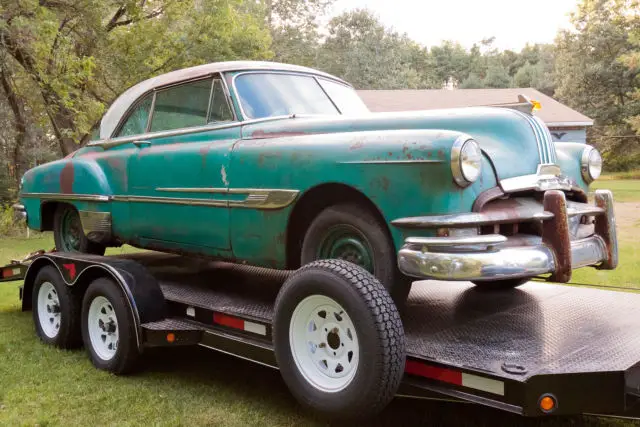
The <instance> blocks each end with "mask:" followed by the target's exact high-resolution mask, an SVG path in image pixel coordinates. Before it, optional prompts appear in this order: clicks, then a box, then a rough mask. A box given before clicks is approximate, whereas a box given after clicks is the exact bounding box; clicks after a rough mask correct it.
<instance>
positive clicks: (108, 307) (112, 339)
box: [87, 296, 120, 361]
mask: <svg viewBox="0 0 640 427" xmlns="http://www.w3.org/2000/svg"><path fill="white" fill-rule="evenodd" d="M87 325H88V329H89V339H90V340H91V347H92V348H93V351H94V352H95V353H96V355H97V356H98V357H99V358H100V359H102V360H104V361H109V360H111V359H113V357H114V356H115V355H116V352H117V351H118V343H119V340H120V334H119V330H118V318H117V317H116V312H115V310H114V309H113V305H112V304H111V302H110V301H109V300H108V299H107V298H105V297H103V296H97V297H95V298H94V299H93V301H91V305H90V306H89V313H88V315H87Z"/></svg>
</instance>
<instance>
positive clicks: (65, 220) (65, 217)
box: [53, 204, 106, 255]
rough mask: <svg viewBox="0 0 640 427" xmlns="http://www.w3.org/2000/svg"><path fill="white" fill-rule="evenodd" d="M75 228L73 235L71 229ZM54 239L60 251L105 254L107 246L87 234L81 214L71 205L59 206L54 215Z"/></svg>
mask: <svg viewBox="0 0 640 427" xmlns="http://www.w3.org/2000/svg"><path fill="white" fill-rule="evenodd" d="M70 230H74V233H73V236H71V231H70ZM53 240H54V242H55V245H56V249H57V250H58V251H60V252H80V253H84V254H92V255H104V252H105V250H106V246H104V245H101V244H99V243H96V242H93V241H91V240H89V239H88V238H87V236H85V234H84V231H83V230H82V225H81V222H80V214H79V213H78V211H77V210H76V208H74V207H73V206H71V205H65V204H62V205H60V206H58V208H57V209H56V212H55V214H54V217H53Z"/></svg>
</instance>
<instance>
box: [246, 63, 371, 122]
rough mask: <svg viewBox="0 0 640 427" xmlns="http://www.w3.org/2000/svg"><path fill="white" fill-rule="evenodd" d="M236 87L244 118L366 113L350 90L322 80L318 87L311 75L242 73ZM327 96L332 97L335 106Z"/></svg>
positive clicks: (358, 99)
mask: <svg viewBox="0 0 640 427" xmlns="http://www.w3.org/2000/svg"><path fill="white" fill-rule="evenodd" d="M336 86H341V87H336ZM235 88H236V92H237V94H238V98H239V100H240V104H241V106H242V111H243V113H244V116H245V117H246V118H249V119H260V118H264V117H273V116H285V115H290V114H333V115H335V114H341V113H343V114H352V113H353V112H354V111H356V110H359V111H358V112H363V111H364V112H366V111H367V110H366V107H365V106H364V104H363V103H362V101H361V100H360V98H358V95H357V94H356V93H355V91H354V90H353V89H352V88H350V87H348V86H344V85H339V84H338V83H333V82H329V81H326V80H324V79H322V87H321V85H320V84H319V83H318V81H317V80H316V79H315V78H314V77H313V76H304V75H297V74H295V75H294V74H280V73H249V74H241V75H239V76H238V77H236V79H235ZM327 93H329V95H330V96H331V97H332V98H334V97H335V98H334V102H335V104H334V102H332V101H331V99H329V96H327ZM354 98H356V99H357V101H359V102H360V104H361V106H360V107H357V106H358V103H357V101H355V100H354ZM336 106H337V107H336ZM339 108H340V109H339ZM343 108H344V111H342V109H343Z"/></svg>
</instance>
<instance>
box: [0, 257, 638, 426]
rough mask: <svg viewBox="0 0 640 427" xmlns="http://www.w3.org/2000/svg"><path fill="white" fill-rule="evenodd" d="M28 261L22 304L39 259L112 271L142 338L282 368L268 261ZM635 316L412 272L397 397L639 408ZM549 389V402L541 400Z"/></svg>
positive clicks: (566, 298) (81, 275)
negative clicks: (264, 270) (420, 277)
mask: <svg viewBox="0 0 640 427" xmlns="http://www.w3.org/2000/svg"><path fill="white" fill-rule="evenodd" d="M29 263H30V267H29V270H28V271H27V272H26V276H25V284H24V289H23V288H22V287H21V298H22V299H23V309H24V310H28V309H31V307H30V301H31V295H30V290H29V287H30V286H32V285H33V283H32V282H33V280H34V277H35V275H36V274H37V271H38V269H40V268H42V267H43V266H46V265H55V266H56V268H57V270H58V271H59V272H60V274H61V276H62V277H63V278H64V280H65V282H66V283H67V284H70V285H73V284H76V283H79V282H80V281H82V280H85V281H87V280H90V279H92V278H95V277H99V276H100V275H104V274H109V275H111V276H112V277H114V278H115V279H116V280H118V281H120V282H122V286H123V289H124V290H125V292H126V293H127V295H128V297H129V300H130V301H132V309H133V312H135V313H137V315H136V316H137V317H138V318H137V319H136V322H137V330H136V334H137V339H138V343H139V345H140V347H141V348H145V347H158V346H176V345H200V346H203V347H207V348H211V349H214V350H217V351H221V352H224V353H228V354H232V355H235V356H238V357H241V358H243V359H247V360H250V361H253V362H257V363H260V364H263V365H266V366H270V367H273V368H277V366H278V364H277V360H276V357H275V353H274V343H273V330H272V326H273V319H274V315H275V312H274V301H275V299H276V296H277V294H278V291H279V289H280V286H281V280H277V279H274V278H273V277H268V276H264V275H263V274H261V269H252V268H251V267H248V268H244V267H237V266H233V265H231V264H224V263H222V264H221V263H215V262H211V261H209V260H203V259H198V258H193V257H181V256H177V255H168V254H159V253H152V252H147V253H139V254H128V255H119V256H106V257H98V256H90V255H79V254H65V253H49V254H43V255H38V256H36V257H35V258H34V259H32V260H29ZM6 268H13V269H14V270H13V272H15V273H17V272H18V271H17V268H18V267H17V266H16V265H14V266H13V267H5V269H6ZM3 272H4V271H3ZM23 275H24V274H23ZM4 276H5V280H8V279H10V278H15V276H13V277H12V276H10V274H9V273H7V274H6V275H4ZM158 290H159V291H160V295H158ZM158 297H160V298H161V299H162V303H161V304H158V302H157V301H158ZM134 306H135V307H134ZM639 314H640V295H639V294H631V293H619V292H613V291H605V290H599V289H589V288H577V287H570V286H563V285H552V284H544V283H534V282H531V283H528V284H526V285H524V286H521V287H519V288H517V289H512V290H506V291H497V292H495V291H492V292H487V291H481V290H478V289H477V288H475V287H474V286H473V285H471V284H470V283H464V282H459V283H454V282H436V281H423V282H416V283H414V285H413V288H412V291H411V294H410V296H409V299H408V301H407V304H406V306H405V307H404V308H403V311H402V324H403V327H404V335H405V337H406V366H405V373H404V377H403V379H402V383H401V385H400V387H399V389H398V391H397V396H404V397H415V398H440V399H442V398H446V399H453V400H459V401H465V402H473V403H477V404H482V405H487V406H491V407H494V408H497V409H500V410H505V411H509V412H512V413H516V414H521V415H524V416H548V415H550V414H552V415H561V414H564V415H567V414H584V413H592V414H604V415H606V414H609V415H616V416H629V417H634V416H637V415H638V414H640V411H638V409H639V407H640V405H638V400H639V399H640V333H639V331H640V316H639ZM364 356H365V357H366V355H364ZM545 397H547V398H551V402H552V403H553V408H552V409H551V410H548V411H547V410H544V409H543V408H542V407H543V406H545V405H542V404H541V402H542V399H543V398H545ZM548 402H549V399H547V403H548Z"/></svg>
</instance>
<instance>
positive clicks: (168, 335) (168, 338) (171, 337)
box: [167, 332, 176, 343]
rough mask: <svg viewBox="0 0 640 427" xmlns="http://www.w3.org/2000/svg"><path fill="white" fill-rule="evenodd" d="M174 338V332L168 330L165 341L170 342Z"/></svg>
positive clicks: (173, 340)
mask: <svg viewBox="0 0 640 427" xmlns="http://www.w3.org/2000/svg"><path fill="white" fill-rule="evenodd" d="M175 340H176V334H174V333H173V332H169V333H168V334H167V342H168V343H172V342H175Z"/></svg>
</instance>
